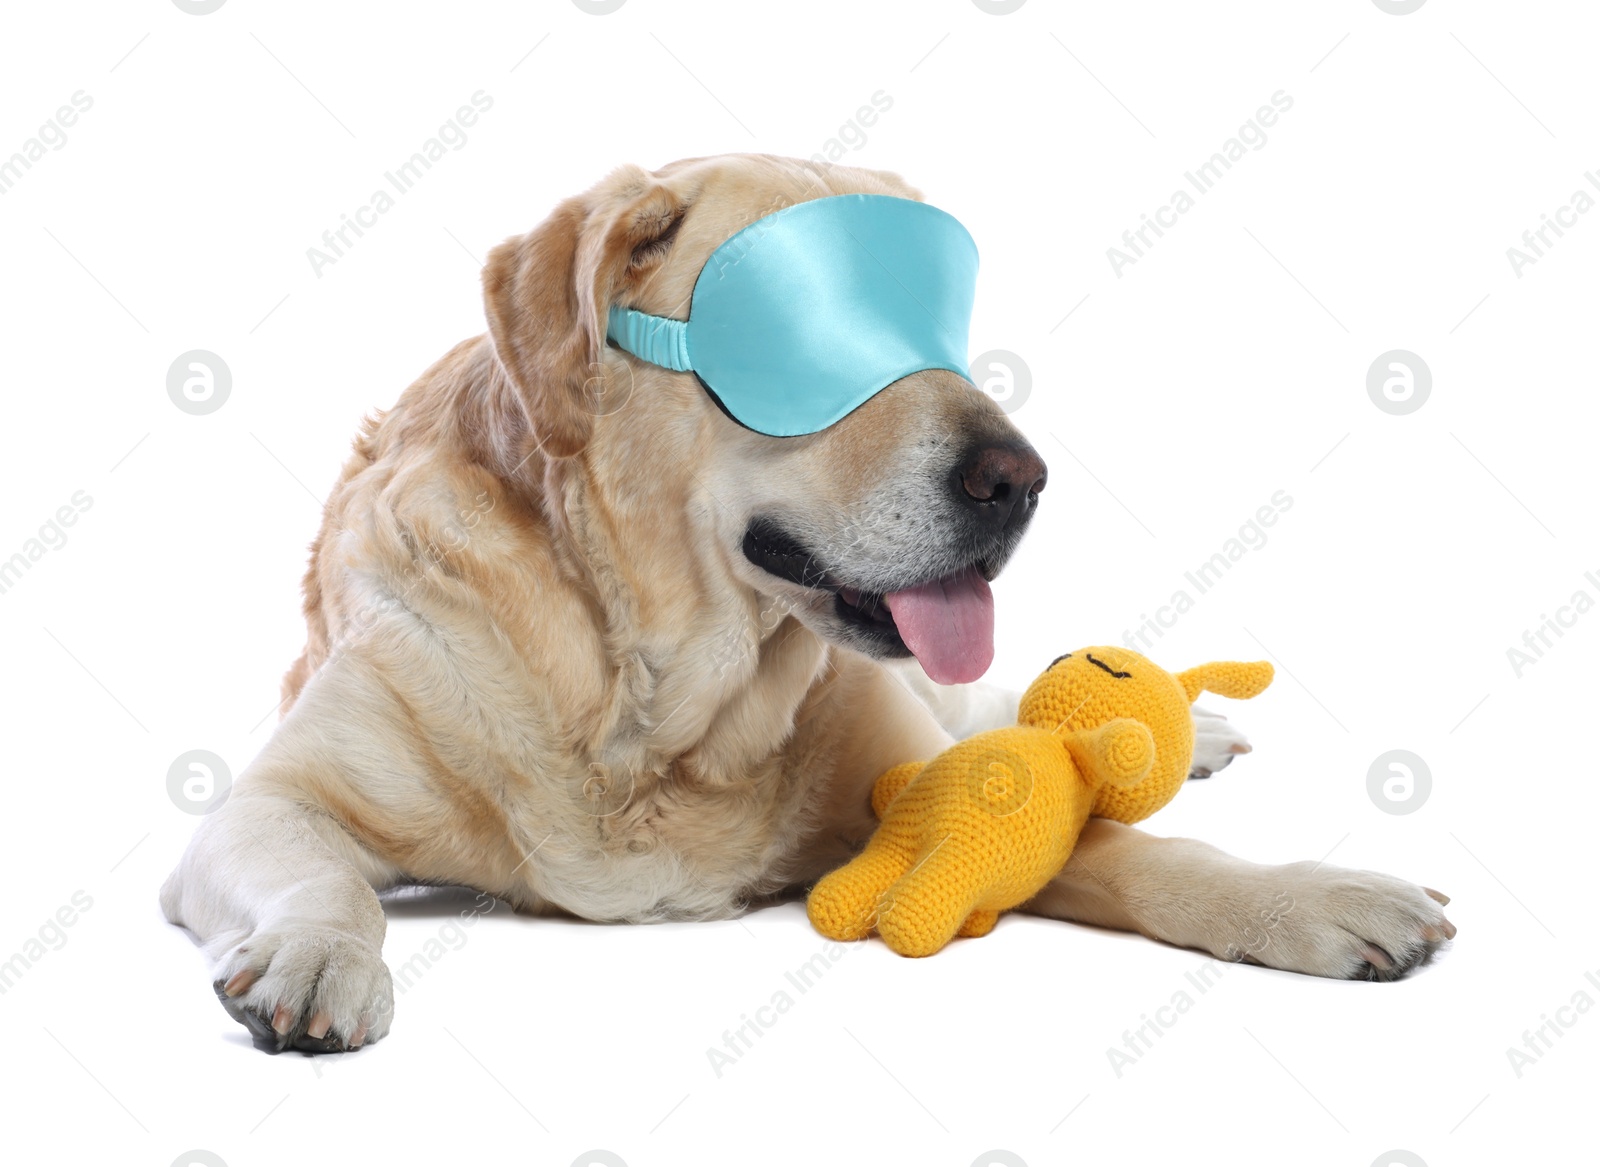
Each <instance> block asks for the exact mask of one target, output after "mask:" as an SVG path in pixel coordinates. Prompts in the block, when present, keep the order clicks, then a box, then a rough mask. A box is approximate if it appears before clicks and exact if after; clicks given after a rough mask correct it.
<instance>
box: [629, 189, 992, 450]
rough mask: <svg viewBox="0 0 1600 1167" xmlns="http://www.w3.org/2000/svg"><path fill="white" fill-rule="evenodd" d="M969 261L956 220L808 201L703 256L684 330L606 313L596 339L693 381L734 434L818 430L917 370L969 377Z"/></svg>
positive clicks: (844, 201)
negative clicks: (735, 428)
mask: <svg viewBox="0 0 1600 1167" xmlns="http://www.w3.org/2000/svg"><path fill="white" fill-rule="evenodd" d="M977 278H978V248H977V245H976V244H974V243H973V241H972V236H970V235H968V234H967V230H966V228H965V227H963V226H962V225H961V224H960V223H959V222H957V221H956V220H955V219H954V218H953V217H952V216H950V215H948V214H946V213H945V212H944V211H941V210H939V209H938V208H936V207H930V206H928V205H927V204H926V203H919V202H915V201H913V200H911V199H901V198H893V197H890V196H888V195H863V194H848V195H835V196H832V197H830V198H822V199H813V200H811V201H809V202H803V203H797V204H795V205H794V206H792V207H785V208H784V209H783V210H781V211H777V212H775V213H773V214H771V215H767V216H766V217H765V218H762V219H757V220H756V221H755V222H754V223H751V224H750V225H749V226H748V227H746V228H744V230H742V231H740V232H739V233H738V234H736V235H734V236H733V237H732V238H730V239H729V240H727V242H725V243H723V244H722V246H720V247H718V248H717V249H716V250H715V251H713V252H712V253H711V257H710V258H709V259H707V260H706V263H705V266H704V267H703V268H701V269H700V275H699V277H698V278H697V279H696V280H695V285H694V293H693V296H692V297H691V299H690V302H689V319H688V320H673V319H670V318H668V317H665V316H651V315H649V314H647V313H644V312H639V311H636V310H634V309H632V308H622V307H618V306H613V307H612V309H611V313H610V318H609V320H608V324H607V329H606V337H607V339H609V340H610V341H611V342H612V343H613V344H615V345H616V346H617V347H618V348H621V349H623V350H625V351H627V352H630V353H632V354H633V355H634V356H636V357H638V358H639V359H640V360H642V361H648V362H649V363H650V364H652V365H660V366H661V367H662V368H666V369H673V370H676V371H678V372H684V373H688V372H692V373H694V374H695V376H697V377H698V378H699V379H700V383H701V384H702V385H703V386H705V389H706V391H707V392H708V393H709V394H711V396H712V398H714V399H715V400H716V401H717V403H718V404H719V405H721V406H722V409H723V411H724V412H725V413H727V414H728V415H729V416H730V417H732V418H733V419H734V420H735V421H737V422H738V423H739V424H740V425H743V426H746V427H747V428H749V429H752V430H755V431H756V432H757V433H763V434H769V435H771V436H773V437H793V436H796V435H799V434H814V433H816V432H817V431H818V430H822V429H826V428H827V427H828V426H830V425H832V424H833V423H834V422H836V421H838V420H839V419H840V418H842V417H844V416H845V415H846V414H847V413H849V412H850V411H851V410H853V409H855V408H857V407H858V406H860V405H861V404H862V403H863V402H865V401H866V400H867V399H868V398H869V397H871V396H873V395H874V394H876V393H878V392H879V391H880V390H882V389H884V388H886V387H888V386H889V385H891V384H893V383H894V382H895V381H898V380H900V378H902V377H906V376H909V375H910V374H912V373H917V372H921V371H922V370H924V369H948V370H950V371H951V372H952V373H959V374H960V375H961V376H963V377H967V376H969V373H968V371H967V327H968V324H969V322H970V320H971V317H972V296H973V291H974V288H975V285H976V282H977Z"/></svg>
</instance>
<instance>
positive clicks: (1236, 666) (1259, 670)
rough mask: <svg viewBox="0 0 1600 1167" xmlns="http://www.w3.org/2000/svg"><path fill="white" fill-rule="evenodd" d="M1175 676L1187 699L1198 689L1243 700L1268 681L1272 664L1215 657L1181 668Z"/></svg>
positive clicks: (1270, 682) (1268, 683) (1190, 698)
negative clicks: (1181, 670)
mask: <svg viewBox="0 0 1600 1167" xmlns="http://www.w3.org/2000/svg"><path fill="white" fill-rule="evenodd" d="M1177 676H1178V684H1180V685H1182V686H1183V691H1184V692H1185V693H1187V694H1188V695H1189V700H1190V701H1193V700H1194V699H1195V698H1196V697H1198V696H1200V694H1201V693H1202V692H1206V693H1215V694H1216V695H1217V696H1219V697H1233V698H1237V699H1239V700H1243V699H1244V698H1246V697H1254V696H1255V695H1256V694H1257V693H1259V692H1261V691H1262V690H1263V689H1265V688H1266V687H1267V686H1268V685H1270V684H1272V665H1271V664H1269V663H1268V662H1266V661H1264V660H1258V661H1236V660H1218V661H1212V662H1211V663H1210V664H1205V665H1196V666H1195V667H1194V668H1192V669H1185V670H1184V671H1183V672H1181V673H1179V674H1177Z"/></svg>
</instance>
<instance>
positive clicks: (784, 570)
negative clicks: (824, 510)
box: [741, 518, 1020, 660]
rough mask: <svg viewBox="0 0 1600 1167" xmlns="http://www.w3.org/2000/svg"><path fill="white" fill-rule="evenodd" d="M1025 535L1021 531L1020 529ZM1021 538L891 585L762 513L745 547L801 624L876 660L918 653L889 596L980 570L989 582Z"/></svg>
mask: <svg viewBox="0 0 1600 1167" xmlns="http://www.w3.org/2000/svg"><path fill="white" fill-rule="evenodd" d="M1018 533H1019V534H1020V532H1018ZM1015 542H1016V538H1015V536H1013V537H1010V538H1007V539H1006V540H1004V541H1002V542H999V543H997V544H996V546H995V547H994V548H993V549H991V551H990V553H989V554H987V555H983V556H979V557H970V556H968V557H963V556H961V555H959V554H952V555H950V556H949V557H948V560H947V561H946V562H943V563H936V564H935V566H934V568H933V569H931V570H930V569H928V568H923V569H922V570H921V571H920V572H919V573H908V574H907V575H906V576H905V577H904V578H902V579H899V580H895V581H891V582H889V583H888V585H887V586H885V584H883V583H878V584H877V585H876V586H873V585H866V584H864V583H863V582H862V581H861V580H860V579H859V578H858V577H854V576H853V575H852V573H851V572H850V571H849V569H848V568H843V567H839V566H836V565H832V564H829V563H828V562H826V561H825V560H824V559H823V558H822V557H821V556H819V555H818V554H817V553H815V552H813V551H812V550H810V549H809V548H808V547H807V546H806V545H805V544H804V543H802V542H801V541H800V540H799V539H797V538H795V537H794V536H792V535H790V534H789V533H788V532H787V531H785V530H784V529H783V528H782V527H781V526H779V525H778V524H777V523H776V522H774V521H772V520H770V519H764V518H758V519H755V520H752V521H751V523H750V524H749V526H748V527H747V528H746V530H745V534H744V539H743V545H742V548H741V549H742V551H743V553H744V558H745V560H746V561H747V563H748V564H750V565H751V566H753V567H755V568H757V569H758V573H759V574H758V576H757V578H758V579H760V580H761V581H762V583H761V584H758V585H757V586H763V585H764V586H765V587H767V588H771V589H772V590H773V591H775V592H777V593H778V594H779V595H780V596H781V597H783V599H784V600H785V602H786V603H787V604H788V605H789V607H790V611H791V612H792V614H793V615H794V616H795V618H796V619H798V620H799V621H800V622H801V623H802V624H804V625H805V626H806V627H808V628H810V629H811V630H812V631H813V632H815V633H816V634H817V635H819V636H821V637H822V638H823V639H825V640H828V641H830V642H832V643H834V644H837V645H840V646H842V647H845V648H850V649H854V650H855V651H856V652H859V653H862V654H864V655H866V656H869V657H872V658H874V659H877V660H892V659H896V658H905V657H910V656H912V655H914V654H913V653H912V650H911V648H910V646H909V645H907V644H906V642H905V639H904V638H903V637H902V636H901V634H900V629H899V627H898V626H897V625H896V624H895V618H894V615H893V614H892V613H891V612H890V609H889V605H888V603H887V602H886V601H885V599H884V597H885V595H887V594H888V593H890V592H895V591H900V590H902V589H910V588H915V587H917V586H919V585H923V584H927V583H930V582H932V581H935V580H939V579H942V578H945V577H947V576H953V575H958V574H960V573H963V572H968V571H972V570H976V572H977V573H978V574H979V575H981V576H982V577H983V579H984V580H985V581H988V580H992V579H994V577H995V576H996V575H998V574H999V571H1000V568H1001V567H1002V566H1004V563H1005V561H1006V559H1007V558H1009V556H1010V553H1011V550H1012V548H1013V547H1014V545H1015Z"/></svg>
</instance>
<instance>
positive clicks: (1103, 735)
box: [806, 647, 1272, 956]
mask: <svg viewBox="0 0 1600 1167" xmlns="http://www.w3.org/2000/svg"><path fill="white" fill-rule="evenodd" d="M1271 681H1272V666H1271V665H1270V664H1268V663H1267V662H1266V661H1258V662H1256V663H1253V664H1245V663H1240V662H1236V661H1218V662H1214V663H1212V664H1206V665H1200V666H1199V667H1198V668H1193V669H1189V670H1187V671H1185V672H1181V673H1178V674H1177V675H1176V676H1174V675H1173V674H1171V673H1168V672H1166V671H1165V670H1164V669H1161V668H1158V667H1157V666H1156V665H1154V664H1152V663H1151V662H1150V661H1148V660H1146V659H1145V658H1144V657H1143V656H1140V655H1139V654H1138V653H1136V652H1134V651H1132V650H1131V649H1126V648H1109V647H1101V648H1086V649H1079V650H1078V651H1077V652H1069V653H1067V654H1066V655H1065V656H1061V657H1057V658H1056V659H1055V661H1053V662H1052V663H1051V665H1050V667H1049V668H1048V669H1046V670H1045V671H1044V673H1043V675H1042V676H1040V677H1039V679H1038V680H1036V681H1034V683H1033V684H1032V685H1031V686H1030V687H1029V688H1028V691H1027V692H1026V693H1024V694H1023V696H1022V705H1021V708H1020V709H1019V710H1018V713H1017V722H1018V724H1017V725H1015V726H1013V727H1011V728H1009V729H996V730H990V731H989V732H987V733H980V734H977V735H975V736H973V737H970V738H967V739H966V740H965V741H961V742H957V743H956V744H955V745H953V746H951V747H950V748H949V749H947V750H946V751H945V752H944V753H942V754H940V755H939V756H938V757H937V758H935V759H934V760H933V761H931V762H928V763H927V764H923V763H921V762H908V763H906V764H904V765H901V766H896V767H895V768H894V769H892V770H889V771H887V772H886V773H885V774H883V776H882V777H880V778H879V779H878V781H877V784H876V785H875V786H874V787H873V791H872V809H873V810H874V811H875V812H876V813H877V815H878V817H879V818H880V819H882V820H883V821H882V822H881V823H879V825H878V829H877V831H876V832H875V833H874V834H873V836H872V839H871V841H870V842H868V844H867V847H866V850H864V851H863V852H862V853H861V854H860V855H859V856H857V857H856V858H855V859H853V860H852V861H851V862H849V863H847V864H846V865H845V866H843V867H841V868H840V869H839V870H837V871H835V872H833V873H832V874H830V875H828V876H827V877H825V878H824V879H822V880H821V881H820V882H818V884H817V885H816V887H815V888H813V889H812V892H811V896H810V898H809V899H808V900H807V902H806V912H807V914H808V915H809V916H810V917H811V922H812V924H814V925H815V926H816V928H817V930H818V931H819V932H821V933H822V934H823V935H825V936H830V937H832V938H833V939H835V940H859V939H861V938H862V937H864V936H866V935H868V934H869V933H870V932H872V930H873V929H874V928H876V929H877V932H878V935H880V936H882V937H883V939H884V942H885V943H886V944H888V945H889V947H890V948H892V949H894V950H895V951H896V952H898V953H900V954H901V955H902V956H929V955H932V954H933V953H935V952H938V951H939V949H941V948H943V947H944V946H945V945H946V944H947V943H949V941H950V939H951V937H953V936H957V935H960V936H983V935H985V934H987V933H988V932H989V931H990V930H991V929H992V928H993V927H994V925H995V921H996V920H997V919H999V916H1000V913H1001V912H1003V911H1006V910H1007V909H1009V908H1014V907H1016V906H1017V905H1018V904H1020V903H1023V902H1024V901H1026V900H1028V899H1031V898H1032V897H1033V896H1034V895H1036V894H1037V893H1038V892H1039V890H1040V889H1041V888H1043V887H1044V885H1045V884H1046V883H1047V882H1049V880H1050V878H1051V877H1052V876H1053V875H1055V874H1056V873H1057V872H1058V871H1060V870H1061V869H1062V868H1063V867H1064V866H1066V862H1067V859H1068V857H1069V856H1070V855H1071V854H1072V848H1073V846H1074V845H1075V844H1076V843H1077V841H1078V835H1079V833H1080V832H1081V831H1082V830H1083V825H1084V823H1085V822H1086V821H1088V819H1089V817H1090V816H1091V815H1096V816H1099V817H1101V818H1109V819H1116V820H1117V821H1118V822H1124V823H1134V822H1138V821H1139V820H1140V819H1144V818H1148V817H1149V816H1150V815H1152V814H1154V813H1155V812H1156V811H1158V810H1160V809H1161V808H1162V807H1163V806H1165V805H1166V804H1167V803H1168V802H1169V801H1170V800H1171V799H1172V796H1173V795H1175V794H1176V793H1177V792H1178V788H1179V787H1180V786H1182V785H1183V783H1184V779H1185V778H1187V777H1188V774H1189V763H1190V760H1191V758H1192V755H1193V753H1194V724H1193V722H1192V720H1191V719H1190V714H1189V705H1190V703H1191V702H1193V701H1194V699H1195V698H1196V697H1197V696H1199V695H1200V693H1201V691H1202V690H1205V691H1209V692H1212V693H1216V694H1219V695H1220V696H1223V697H1240V698H1243V697H1254V696H1255V695H1256V694H1257V693H1260V692H1261V691H1262V690H1263V689H1265V688H1266V687H1267V685H1268V684H1269V683H1270V682H1271Z"/></svg>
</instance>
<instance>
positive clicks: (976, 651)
mask: <svg viewBox="0 0 1600 1167" xmlns="http://www.w3.org/2000/svg"><path fill="white" fill-rule="evenodd" d="M883 600H884V603H886V604H888V605H889V613H890V615H892V616H893V617H894V626H895V627H896V628H897V629H899V631H900V639H901V640H903V641H905V642H906V647H907V648H909V649H910V650H911V651H912V652H913V653H915V654H916V658H917V660H918V662H919V663H920V664H921V665H922V671H923V672H925V673H927V674H928V676H929V677H931V678H932V679H933V680H935V681H937V682H938V683H939V684H941V685H956V684H960V683H961V682H963V681H976V680H977V679H978V678H979V677H981V676H983V674H984V672H985V670H987V669H988V667H989V663H990V662H991V661H992V660H994V594H993V593H992V592H990V591H989V581H988V580H986V579H984V578H983V576H982V575H980V574H979V573H978V569H977V568H976V567H969V568H967V570H965V571H961V572H957V573H956V574H955V575H947V576H945V577H944V578H943V579H936V580H934V581H933V582H932V583H925V584H922V585H921V586H920V587H914V588H906V589H905V591H901V592H890V593H889V594H888V595H886V596H884V597H883Z"/></svg>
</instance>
